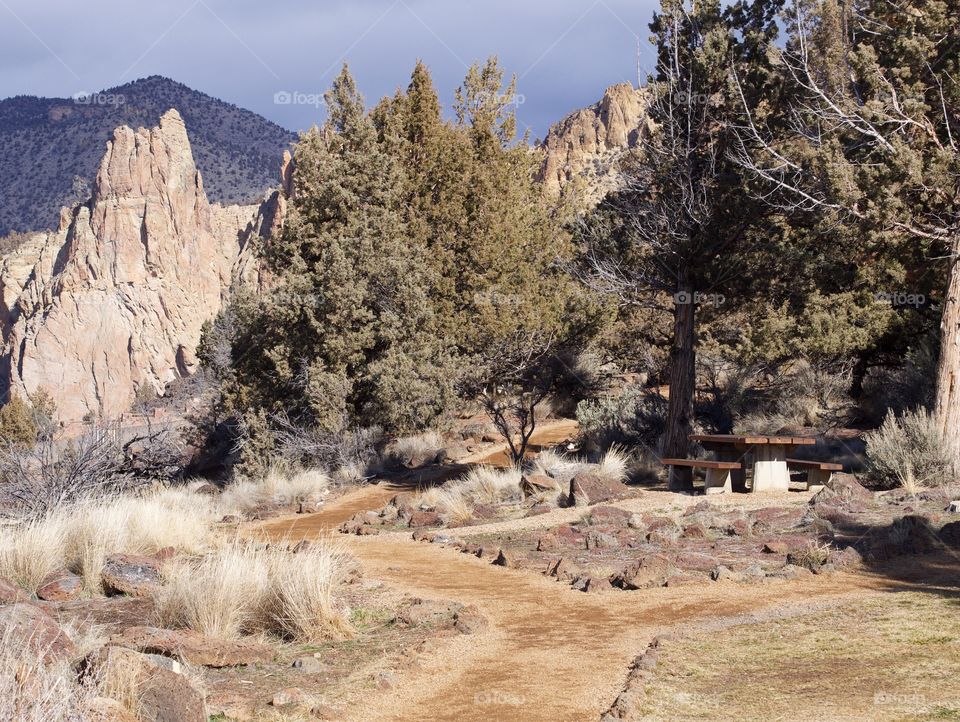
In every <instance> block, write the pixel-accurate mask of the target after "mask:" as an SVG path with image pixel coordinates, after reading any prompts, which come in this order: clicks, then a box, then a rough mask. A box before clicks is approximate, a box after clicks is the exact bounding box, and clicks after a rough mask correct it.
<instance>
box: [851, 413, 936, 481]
mask: <svg viewBox="0 0 960 722" xmlns="http://www.w3.org/2000/svg"><path fill="white" fill-rule="evenodd" d="M865 439H866V442H867V462H868V464H869V473H870V476H871V477H872V478H873V479H874V480H875V481H877V482H879V483H881V484H888V485H897V486H902V487H904V488H907V489H910V488H912V487H915V486H921V487H931V486H940V485H942V484H945V483H951V482H953V480H954V476H955V469H954V468H953V458H954V454H953V451H952V449H951V445H950V441H949V439H948V437H947V435H946V434H945V433H944V432H943V429H941V428H940V426H939V425H938V424H937V422H936V419H935V418H934V417H933V415H932V414H930V413H929V412H928V411H926V410H924V409H918V410H916V411H907V412H905V413H904V414H903V415H901V416H899V417H898V416H896V415H895V414H894V413H893V412H892V411H891V412H889V413H888V414H887V417H886V418H885V419H884V420H883V424H881V426H880V428H879V429H877V430H876V431H871V432H869V433H868V434H866V437H865Z"/></svg>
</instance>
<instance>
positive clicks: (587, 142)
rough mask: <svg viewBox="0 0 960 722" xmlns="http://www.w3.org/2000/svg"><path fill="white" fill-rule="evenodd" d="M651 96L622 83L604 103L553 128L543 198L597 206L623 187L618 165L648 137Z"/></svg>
mask: <svg viewBox="0 0 960 722" xmlns="http://www.w3.org/2000/svg"><path fill="white" fill-rule="evenodd" d="M646 106H647V91H646V90H645V89H643V88H640V89H637V88H634V87H633V86H632V85H631V84H630V83H621V84H620V85H614V86H612V87H610V88H608V89H607V91H606V93H604V95H603V99H602V100H600V102H599V103H596V104H595V105H592V106H590V107H589V108H583V109H581V110H577V111H574V112H573V113H571V114H570V115H568V116H567V117H566V118H564V119H563V120H561V121H560V122H559V123H557V124H556V125H554V126H552V127H551V128H550V131H549V133H547V137H546V139H545V140H544V141H543V143H542V148H543V150H544V151H545V159H544V162H543V166H542V167H541V169H540V176H539V178H540V181H541V182H542V183H543V185H544V192H545V193H546V194H547V195H549V196H551V197H554V198H556V197H559V196H560V195H561V194H563V195H567V196H571V197H572V199H573V200H574V202H575V203H576V204H577V205H580V206H590V205H596V204H597V203H598V202H599V201H600V200H601V199H602V198H603V197H604V196H605V195H606V194H607V193H609V192H610V191H611V190H613V189H615V188H616V187H617V185H618V183H619V163H618V162H619V160H620V159H621V158H622V157H623V155H624V153H625V152H627V151H628V150H629V149H630V148H633V147H635V146H636V145H637V141H638V140H639V138H640V137H641V133H644V132H646V131H647V130H648V129H649V127H648V122H649V121H648V118H647V114H646Z"/></svg>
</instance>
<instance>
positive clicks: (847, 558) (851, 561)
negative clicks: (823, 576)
mask: <svg viewBox="0 0 960 722" xmlns="http://www.w3.org/2000/svg"><path fill="white" fill-rule="evenodd" d="M830 563H831V564H832V565H833V566H834V567H836V568H838V569H845V568H850V567H859V566H860V565H861V564H862V563H863V555H862V554H861V553H860V552H858V551H857V550H856V549H855V548H854V547H844V548H843V549H840V550H839V551H835V552H833V553H832V554H831V555H830Z"/></svg>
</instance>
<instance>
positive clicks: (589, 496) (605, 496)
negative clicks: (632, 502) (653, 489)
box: [567, 471, 629, 506]
mask: <svg viewBox="0 0 960 722" xmlns="http://www.w3.org/2000/svg"><path fill="white" fill-rule="evenodd" d="M628 494H629V489H628V487H627V485H626V484H624V483H623V482H621V481H618V480H616V479H610V478H608V477H606V476H603V475H602V474H600V473H598V472H596V471H586V472H581V473H579V474H577V475H576V476H574V477H573V478H572V479H571V480H570V491H569V493H568V494H567V499H568V504H569V505H570V506H590V505H592V504H599V503H601V502H605V501H616V500H617V499H623V498H624V497H626V496H627V495H628Z"/></svg>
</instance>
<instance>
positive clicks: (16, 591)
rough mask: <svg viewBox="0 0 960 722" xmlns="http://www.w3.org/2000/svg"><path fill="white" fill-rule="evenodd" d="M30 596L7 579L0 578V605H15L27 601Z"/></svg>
mask: <svg viewBox="0 0 960 722" xmlns="http://www.w3.org/2000/svg"><path fill="white" fill-rule="evenodd" d="M29 599H30V595H29V594H27V593H26V592H25V591H24V590H22V589H21V588H20V587H18V586H17V585H16V584H14V583H13V582H11V581H10V580H9V579H5V578H3V577H0V604H16V603H17V602H26V601H29Z"/></svg>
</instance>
